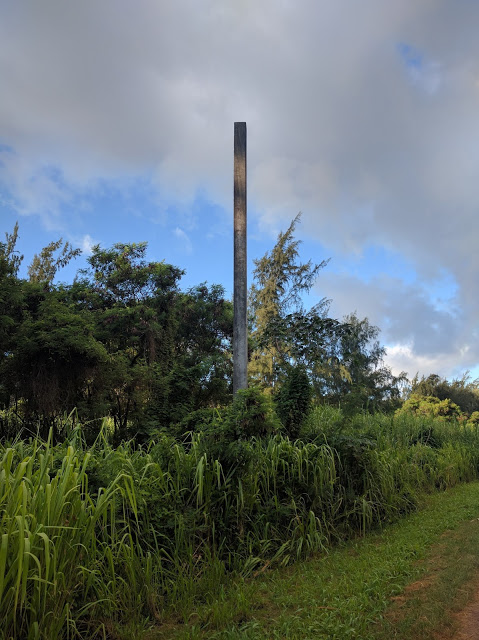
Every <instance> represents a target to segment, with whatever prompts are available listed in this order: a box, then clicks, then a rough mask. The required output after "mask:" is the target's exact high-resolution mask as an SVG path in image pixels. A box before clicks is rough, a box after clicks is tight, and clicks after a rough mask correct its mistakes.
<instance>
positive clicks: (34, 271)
mask: <svg viewBox="0 0 479 640" xmlns="http://www.w3.org/2000/svg"><path fill="white" fill-rule="evenodd" d="M62 245H63V246H62ZM57 251H60V253H59V255H57V256H56V257H55V255H54V254H55V253H56V252H57ZM80 253H81V250H80V249H73V247H72V246H71V244H70V243H69V242H65V244H63V238H60V239H59V240H56V241H53V242H50V244H48V245H47V246H46V247H44V248H43V249H42V250H41V251H40V254H37V253H36V254H35V255H34V257H33V260H32V263H31V264H30V266H29V267H28V277H29V278H30V282H42V283H44V284H46V285H50V284H51V283H52V282H53V280H54V278H55V276H56V273H57V271H58V270H59V269H62V268H63V267H66V265H67V264H68V263H69V262H70V260H72V259H73V258H76V257H77V256H78V255H80Z"/></svg>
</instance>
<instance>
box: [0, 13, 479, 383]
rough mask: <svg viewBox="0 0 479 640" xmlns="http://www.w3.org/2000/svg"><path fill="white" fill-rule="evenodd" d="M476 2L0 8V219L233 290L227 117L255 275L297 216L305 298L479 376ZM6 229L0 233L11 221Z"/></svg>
mask: <svg viewBox="0 0 479 640" xmlns="http://www.w3.org/2000/svg"><path fill="white" fill-rule="evenodd" d="M478 21H479V3H471V2H469V1H468V0H457V2H454V3H451V2H447V1H446V0H436V1H435V2H423V3H417V2H414V1H413V0H391V2H388V3H384V2H383V1H382V0H364V1H363V2H361V3H357V2H356V1H355V0H344V1H342V2H333V0H303V1H302V2H300V3H298V2H292V1H291V0H274V1H273V0H263V1H262V2H255V1H253V0H235V2H229V3H228V2H224V0H199V1H198V0H196V1H193V0H179V1H178V2H170V3H168V2H156V1H153V0H137V1H136V2H135V3H133V2H128V1H127V0H104V1H103V2H102V3H98V2H96V1H94V0H84V1H83V2H82V3H65V2H64V1H63V0H45V2H42V3H39V2H38V1H34V0H0V86H1V87H2V100H1V101H0V219H1V221H2V227H3V231H11V230H12V228H13V225H14V224H15V221H16V220H18V221H19V225H20V242H19V248H20V250H21V251H22V252H23V253H24V254H25V263H24V268H25V269H26V266H27V265H28V263H29V262H30V261H31V259H32V257H33V254H34V253H35V252H38V251H40V249H41V248H42V247H43V246H45V245H46V244H48V243H49V242H51V241H52V240H56V239H58V238H59V237H60V236H62V237H63V238H64V239H65V240H68V241H69V242H71V243H72V244H73V245H74V246H75V247H80V248H82V249H83V250H84V254H83V256H82V257H81V258H79V259H78V260H77V261H76V263H75V264H74V265H72V266H71V267H68V268H67V269H65V270H64V271H63V272H62V273H61V274H60V279H63V280H66V281H68V280H71V279H72V277H73V275H74V273H75V271H76V269H77V268H80V267H83V266H84V265H85V260H86V256H87V254H88V250H89V247H91V245H92V244H95V243H100V244H101V245H102V246H111V245H113V244H114V243H116V242H130V241H131V242H140V241H145V240H146V241H147V242H148V244H149V250H148V255H149V258H151V259H154V260H165V261H166V262H170V263H172V264H174V265H177V266H179V267H181V268H183V269H185V270H186V275H185V277H184V278H183V282H182V284H183V286H184V287H185V288H186V287H189V286H193V285H195V284H198V283H200V282H203V281H207V282H210V283H220V284H223V285H224V287H225V289H226V292H227V295H230V294H231V290H232V178H233V123H234V122H235V121H246V122H247V127H248V218H249V245H248V256H249V267H250V272H251V269H252V267H253V264H252V260H253V259H254V258H258V257H260V256H261V255H263V254H264V252H265V251H267V250H269V249H271V247H272V246H273V244H274V242H275V239H276V236H277V234H278V232H279V231H280V230H284V229H285V228H286V227H287V226H288V224H289V223H290V221H291V220H292V218H293V217H294V216H295V215H296V214H297V213H298V212H299V211H301V212H302V222H301V225H300V226H299V227H298V238H300V239H301V240H302V241H303V244H302V248H301V254H302V258H303V259H304V260H308V259H310V258H311V259H312V260H313V261H316V262H320V261H321V260H323V259H325V258H331V260H330V262H329V264H328V266H327V267H326V268H325V269H324V270H323V271H322V272H321V274H320V277H319V278H318V281H317V284H316V286H315V290H314V291H313V293H312V296H311V302H314V301H315V300H318V299H319V298H321V297H323V296H326V297H328V298H330V299H331V300H332V303H331V314H332V315H334V316H336V317H342V316H344V315H345V314H347V313H350V312H352V311H356V312H357V313H358V315H360V316H362V317H364V316H367V317H369V318H370V320H371V321H372V322H373V323H374V324H376V325H377V326H379V327H380V328H381V330H382V333H381V339H382V342H383V343H384V344H385V345H386V346H387V348H388V356H387V362H388V364H390V366H391V367H392V368H393V370H394V371H395V372H397V373H398V372H399V371H401V370H405V371H407V372H408V373H409V375H410V376H413V375H414V374H415V373H416V372H419V373H420V374H425V375H427V374H429V373H432V372H435V373H439V374H440V375H444V376H447V377H449V378H450V377H453V376H458V375H461V374H462V372H464V371H466V370H471V371H472V373H473V375H476V376H479V297H478V295H477V279H478V278H477V276H478V269H479V257H478V256H479V253H478V252H477V250H476V246H477V238H478V231H479V222H478V220H479V216H478V214H479V211H478V209H479V204H478V200H477V184H478V178H479V157H478V156H479V144H478V143H479V140H478V137H479V133H478V132H479V129H478V127H477V113H478V107H479V62H478V60H479V41H478V38H477V32H476V31H477V29H476V26H477V24H478V23H479V22H478ZM0 231H1V230H0Z"/></svg>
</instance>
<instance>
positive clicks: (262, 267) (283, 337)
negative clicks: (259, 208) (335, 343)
mask: <svg viewBox="0 0 479 640" xmlns="http://www.w3.org/2000/svg"><path fill="white" fill-rule="evenodd" d="M300 217H301V214H298V215H297V216H296V217H295V218H294V220H293V221H292V222H291V224H290V225H289V227H288V229H287V230H286V232H285V233H280V234H279V236H278V240H277V242H276V244H275V246H274V247H273V249H272V251H271V252H267V253H266V254H265V255H264V256H263V257H262V258H260V259H258V260H255V261H254V264H255V269H254V272H253V278H254V282H253V285H252V286H251V289H250V294H249V312H250V327H251V351H252V353H251V359H250V364H249V374H250V376H251V377H252V378H253V380H255V381H256V382H257V383H259V384H261V385H263V386H264V387H270V388H271V387H274V385H275V383H276V381H277V377H278V369H280V368H281V366H282V365H283V364H284V362H285V361H288V360H289V358H290V357H291V344H290V340H289V338H288V335H287V333H286V331H281V327H284V325H285V321H286V323H288V322H289V325H290V326H289V329H290V333H291V330H292V325H293V324H294V322H293V321H295V320H299V318H301V317H303V316H304V314H305V312H304V307H303V303H302V297H301V296H302V294H304V293H308V292H309V291H310V290H311V288H312V286H313V284H314V282H315V280H316V278H317V276H318V273H319V271H320V269H322V268H323V267H325V266H326V264H327V262H328V261H327V260H323V261H322V262H320V263H319V264H313V263H312V261H311V260H309V261H308V262H306V263H301V262H299V261H298V258H299V249H298V247H299V244H300V241H299V240H295V239H294V232H295V230H296V225H297V224H298V222H299V220H300ZM327 306H328V303H327V301H326V300H322V301H321V302H320V303H319V304H318V305H316V306H315V307H314V308H313V309H312V310H311V311H310V312H309V318H310V319H312V317H313V316H315V317H316V318H321V317H323V316H324V314H325V311H326V310H327ZM290 312H293V314H296V315H291V313H290ZM296 324H297V323H296Z"/></svg>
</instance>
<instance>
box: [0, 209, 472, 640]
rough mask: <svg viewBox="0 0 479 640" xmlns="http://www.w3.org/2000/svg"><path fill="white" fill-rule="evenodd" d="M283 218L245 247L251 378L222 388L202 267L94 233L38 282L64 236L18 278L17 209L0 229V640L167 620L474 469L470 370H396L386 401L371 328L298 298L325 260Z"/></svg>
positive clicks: (221, 310)
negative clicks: (273, 237) (63, 276)
mask: <svg viewBox="0 0 479 640" xmlns="http://www.w3.org/2000/svg"><path fill="white" fill-rule="evenodd" d="M297 222H298V219H297V218H296V219H295V220H294V221H293V222H292V224H291V226H290V227H289V229H288V230H287V232H286V233H284V234H280V236H279V238H278V242H277V244H276V246H275V247H274V249H273V250H272V252H271V253H268V254H266V255H265V256H264V257H263V258H262V259H261V260H258V261H256V263H255V266H256V268H255V281H254V284H253V287H252V288H251V291H250V309H251V318H250V328H251V335H250V383H251V386H250V389H249V390H246V391H242V392H239V393H238V394H237V396H236V398H235V399H234V401H233V400H232V398H231V334H232V307H231V303H230V302H229V301H228V300H226V299H225V297H224V291H223V289H222V288H221V287H220V286H218V285H211V286H208V285H207V284H201V285H199V286H197V287H194V288H192V289H190V290H188V291H186V292H185V291H181V290H180V288H179V280H180V278H181V275H182V272H181V270H180V269H178V268H176V267H173V266H171V265H167V264H165V263H162V262H148V261H147V260H146V249H147V247H146V244H138V245H134V244H129V245H125V244H118V245H115V246H114V247H113V248H111V249H101V248H100V247H99V246H97V247H95V248H94V250H93V253H92V255H91V256H90V257H89V259H88V262H89V269H87V270H85V271H81V272H79V273H78V275H77V277H76V278H75V281H74V282H73V283H72V284H70V285H67V284H64V283H63V284H58V283H57V284H55V282H54V280H55V277H56V274H57V271H58V269H60V268H61V267H62V266H64V265H65V264H66V263H67V262H68V261H69V260H70V259H72V258H74V257H75V253H76V252H75V251H73V250H72V249H71V247H70V246H69V245H68V244H63V243H62V241H58V242H55V243H52V244H51V245H49V246H48V247H46V248H45V249H43V250H42V251H41V252H40V254H39V255H37V256H35V257H34V259H33V261H32V264H31V265H30V267H29V270H28V276H29V277H28V279H21V278H19V276H18V273H19V267H20V263H21V257H20V256H19V255H18V254H17V253H16V249H15V247H16V242H17V237H18V228H17V227H16V228H15V229H14V231H13V233H12V234H7V236H6V242H5V243H0V346H1V348H0V375H1V378H0V402H1V410H0V426H1V429H2V432H1V434H0V443H1V444H0V505H1V510H0V523H1V525H0V535H1V543H0V620H1V621H2V622H1V623H0V634H1V635H0V637H1V638H5V640H6V639H10V638H14V639H18V640H22V639H23V638H25V639H28V640H30V639H33V638H42V639H48V640H56V639H61V638H64V637H72V638H73V637H78V638H95V637H104V638H106V637H109V638H121V637H125V636H124V635H122V628H123V627H125V628H126V627H128V629H129V630H130V632H131V628H132V625H135V624H136V625H137V626H138V628H140V627H142V626H147V625H148V624H154V623H161V621H163V620H164V617H165V615H166V614H170V615H171V614H172V613H174V614H175V615H177V616H180V617H181V616H184V617H187V616H188V615H189V612H190V611H191V609H192V607H193V606H194V604H195V603H196V602H198V601H200V600H201V599H204V598H205V597H207V594H208V593H210V594H211V593H214V592H215V591H217V590H218V588H219V585H221V584H223V583H225V581H227V580H228V579H229V578H228V576H231V575H243V576H250V575H252V574H254V573H255V572H256V571H263V570H264V569H265V568H267V567H269V566H274V565H278V564H286V563H289V562H290V561H292V560H295V559H298V558H301V557H304V556H305V555H307V554H310V553H312V552H315V551H320V550H324V549H326V548H328V547H329V546H330V545H331V544H334V543H335V542H337V541H340V540H343V539H345V538H347V537H351V536H355V535H358V534H364V533H365V532H366V531H369V530H370V529H371V528H373V527H376V526H380V525H382V524H384V523H387V522H390V521H392V520H394V519H396V518H398V517H399V516H401V515H402V514H404V513H406V512H408V511H410V510H411V509H413V508H414V507H415V506H416V504H417V500H418V496H419V495H420V493H421V492H423V491H432V490H435V489H444V488H446V487H448V486H452V485H454V484H456V483H458V482H463V481H468V480H471V479H473V478H475V477H477V475H478V469H479V434H478V431H477V426H478V425H477V419H476V415H475V412H477V411H478V410H479V401H478V398H479V395H478V385H477V383H475V382H474V383H473V382H469V381H468V379H467V378H464V379H462V381H453V382H452V383H448V382H447V381H444V380H441V379H440V378H438V377H437V376H435V377H434V376H432V377H431V376H430V377H429V378H423V379H422V380H418V379H415V380H414V381H413V384H412V391H413V392H414V393H413V394H412V395H411V397H410V398H409V400H408V401H407V402H406V403H404V404H403V406H402V408H400V407H401V404H402V399H401V385H403V384H404V382H405V378H404V377H403V376H400V377H399V378H396V377H394V376H393V375H392V373H391V371H390V370H389V369H388V368H387V367H386V366H384V364H383V363H382V357H383V355H384V349H383V348H382V347H381V346H380V344H379V342H378V341H377V337H378V329H377V328H376V327H372V326H371V325H370V324H369V322H368V321H367V319H364V320H360V319H358V318H357V317H356V316H355V315H350V316H348V317H347V318H345V319H344V320H343V321H339V320H335V319H332V318H329V317H328V315H327V314H328V301H326V300H322V301H321V302H320V303H319V304H317V305H315V306H314V307H312V308H311V309H309V310H307V309H305V308H304V306H303V302H302V296H301V294H304V293H307V292H308V291H309V290H310V289H311V286H312V284H313V282H314V280H315V278H316V277H317V274H318V271H319V270H320V269H321V268H322V267H323V266H324V264H325V263H321V264H320V265H313V264H312V263H311V262H308V263H306V264H301V263H299V262H298V242H297V241H295V240H294V237H293V233H294V230H295V225H296V224H297ZM449 391H451V393H452V392H454V393H455V395H451V393H449ZM447 393H449V395H447ZM440 394H443V395H444V394H446V397H444V398H442V397H441V395H440ZM339 407H340V408H339ZM437 407H440V408H439V409H438V408H437ZM456 407H457V409H456ZM394 411H396V414H394ZM130 632H129V633H130ZM129 637H131V633H130V636H129Z"/></svg>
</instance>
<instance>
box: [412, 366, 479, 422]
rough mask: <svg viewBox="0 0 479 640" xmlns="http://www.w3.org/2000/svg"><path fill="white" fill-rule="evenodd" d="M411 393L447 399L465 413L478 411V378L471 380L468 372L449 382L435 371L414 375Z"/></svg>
mask: <svg viewBox="0 0 479 640" xmlns="http://www.w3.org/2000/svg"><path fill="white" fill-rule="evenodd" d="M411 393H412V394H414V395H417V396H424V397H427V396H433V397H435V398H438V399H439V400H447V399H449V400H451V401H452V402H454V403H455V404H457V405H458V406H459V407H460V408H461V410H462V411H464V412H465V413H467V414H472V413H474V411H479V379H478V380H471V378H470V375H469V372H466V373H465V374H464V375H463V376H462V378H456V379H454V380H452V381H450V382H449V381H448V380H446V378H441V377H440V376H439V375H437V374H435V373H433V374H431V375H429V376H427V377H425V376H422V378H421V379H419V377H418V376H417V375H416V376H415V377H414V378H413V380H412V383H411Z"/></svg>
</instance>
